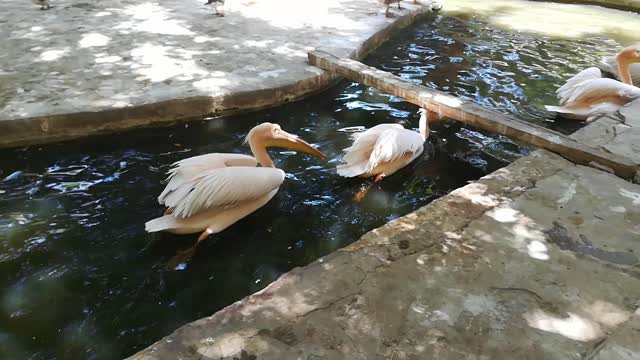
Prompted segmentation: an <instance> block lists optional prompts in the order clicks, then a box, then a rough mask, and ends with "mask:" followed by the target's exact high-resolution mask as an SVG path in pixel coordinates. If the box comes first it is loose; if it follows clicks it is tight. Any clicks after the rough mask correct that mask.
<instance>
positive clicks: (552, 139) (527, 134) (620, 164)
mask: <svg viewBox="0 0 640 360" xmlns="http://www.w3.org/2000/svg"><path fill="white" fill-rule="evenodd" d="M308 56H309V63H310V64H311V65H314V66H317V67H319V68H321V69H324V70H327V71H329V72H332V73H335V74H337V75H340V76H343V77H346V78H348V79H351V80H353V81H357V82H359V83H362V84H365V85H368V86H373V87H375V88H377V89H379V90H381V91H384V92H386V93H389V94H392V95H394V96H396V97H399V98H403V99H405V100H407V101H408V102H411V103H413V104H416V105H418V106H420V107H422V108H425V109H428V110H431V111H434V112H436V113H439V114H440V116H442V117H447V118H450V119H454V120H459V121H462V122H465V123H467V124H469V125H472V126H474V127H476V128H479V129H484V130H488V131H491V132H493V133H497V134H501V135H505V136H508V137H510V138H512V139H515V140H520V141H523V142H525V143H528V144H531V145H534V146H537V147H540V148H543V149H547V150H549V151H552V152H554V153H557V154H559V155H561V156H562V157H564V158H566V159H568V160H571V161H573V162H574V163H577V164H581V165H587V166H592V167H598V168H602V167H605V168H609V169H611V170H612V171H613V172H614V173H615V174H616V175H618V176H620V177H622V178H625V179H632V178H633V177H634V175H635V174H636V171H639V170H640V166H639V164H636V163H634V162H633V161H631V160H630V159H627V158H625V157H621V156H618V155H614V154H610V153H607V152H604V151H601V150H598V149H595V148H592V147H589V146H586V145H583V144H580V143H578V142H577V141H575V140H573V139H571V138H569V137H567V136H565V135H563V134H560V133H558V132H555V131H552V130H549V129H546V128H544V127H542V126H538V125H535V124H531V123H528V122H525V121H521V120H518V119H516V118H514V117H512V116H509V115H504V114H500V113H498V112H495V111H493V110H489V109H486V108H484V107H482V106H480V105H477V104H474V103H471V102H468V101H465V100H462V99H459V98H457V97H455V96H451V95H449V94H445V93H443V92H441V91H437V90H432V89H429V88H427V87H424V86H421V85H416V84H414V83H411V82H408V81H406V80H404V79H402V78H400V77H398V76H395V75H393V74H390V73H388V72H386V71H382V70H378V69H376V68H373V67H370V66H367V65H365V64H363V63H361V62H358V61H355V60H351V59H344V58H338V57H335V56H333V55H331V54H329V53H326V52H324V51H311V52H309V54H308ZM598 165H599V166H598Z"/></svg>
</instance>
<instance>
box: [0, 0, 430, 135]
mask: <svg viewBox="0 0 640 360" xmlns="http://www.w3.org/2000/svg"><path fill="white" fill-rule="evenodd" d="M433 2H437V0H421V4H419V5H414V4H413V2H412V1H407V2H405V6H404V8H405V10H398V9H394V10H393V12H394V14H395V15H396V17H395V18H393V19H388V18H386V17H385V16H384V6H383V5H381V4H380V3H379V2H378V1H377V0H329V1H300V0H234V1H227V4H226V16H225V17H217V16H215V15H214V12H213V11H212V9H210V8H208V7H205V6H203V5H202V4H203V3H204V1H202V0H188V1H182V0H164V1H137V0H117V1H84V2H83V1H80V2H79V1H73V0H51V4H52V6H53V7H52V8H51V9H50V10H45V11H43V10H39V7H38V6H36V5H34V4H32V3H31V2H30V1H25V0H5V1H3V7H2V12H0V24H1V26H0V48H1V49H2V52H0V146H12V145H19V144H26V143H33V142H45V141H53V140H59V139H65V138H70V137H77V136H83V135H86V134H91V133H101V132H109V131H114V130H117V129H123V128H129V127H139V126H145V125H151V124H160V123H170V122H173V121H175V120H176V119H177V118H180V119H185V118H189V117H203V116H215V115H227V114H231V113H234V112H238V111H240V110H244V111H246V110H249V109H259V108H264V107H267V106H275V105H278V104H282V103H284V102H287V101H291V100H295V99H298V98H301V97H303V96H305V95H309V94H311V93H314V92H317V91H319V90H322V89H324V88H326V87H327V86H328V85H330V84H331V83H332V80H334V79H332V78H330V77H329V76H327V75H323V72H322V71H320V70H319V69H317V68H314V67H311V66H309V65H307V64H306V56H307V55H306V54H307V51H308V50H311V49H314V48H315V47H317V46H319V45H321V46H322V47H323V48H328V49H330V50H331V51H332V52H334V53H336V54H339V55H340V56H354V57H361V56H363V55H364V54H365V53H366V52H368V51H370V50H372V49H374V48H375V47H376V46H378V45H379V44H380V43H381V42H382V41H383V40H384V39H386V38H387V37H388V36H389V34H390V33H391V32H393V31H394V30H395V29H396V28H398V27H402V26H406V25H409V24H410V23H412V22H413V21H414V20H415V19H416V17H417V16H419V15H421V14H423V13H425V12H428V11H429V10H430V8H431V6H432V3H433Z"/></svg>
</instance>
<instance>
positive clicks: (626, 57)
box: [545, 46, 640, 121]
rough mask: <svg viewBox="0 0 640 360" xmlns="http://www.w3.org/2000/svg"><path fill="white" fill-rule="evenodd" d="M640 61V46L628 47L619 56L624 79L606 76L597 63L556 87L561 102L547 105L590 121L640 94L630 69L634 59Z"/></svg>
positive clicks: (550, 109) (565, 113)
mask: <svg viewBox="0 0 640 360" xmlns="http://www.w3.org/2000/svg"><path fill="white" fill-rule="evenodd" d="M639 62H640V48H638V47H636V46H630V47H627V48H625V49H623V50H622V51H620V53H618V55H617V56H616V63H617V74H618V76H619V78H620V81H618V80H614V79H608V78H603V74H602V71H601V70H600V69H598V68H597V67H591V68H588V69H586V70H583V71H581V72H580V73H578V74H577V75H575V76H574V77H572V78H571V79H569V80H568V81H567V83H566V84H564V85H563V86H562V87H560V88H559V89H558V90H557V91H556V93H557V94H558V98H559V99H560V104H561V106H545V108H546V109H547V111H551V112H555V113H558V114H559V115H560V116H562V117H565V118H568V119H575V120H587V121H590V120H592V119H594V118H596V117H598V116H602V115H605V114H610V113H615V112H616V111H618V110H619V109H620V107H622V106H624V105H625V104H627V103H628V102H630V101H632V100H634V99H636V98H639V97H640V88H638V87H636V86H634V85H633V80H632V76H631V70H630V66H631V65H632V64H633V63H639Z"/></svg>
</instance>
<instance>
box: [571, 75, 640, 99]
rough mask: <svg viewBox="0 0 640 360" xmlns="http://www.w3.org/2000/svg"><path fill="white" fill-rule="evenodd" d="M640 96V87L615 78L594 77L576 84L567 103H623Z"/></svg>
mask: <svg viewBox="0 0 640 360" xmlns="http://www.w3.org/2000/svg"><path fill="white" fill-rule="evenodd" d="M638 97H640V88H638V87H636V86H633V85H628V84H625V83H622V82H620V81H617V80H613V79H604V78H602V79H593V80H588V81H583V82H582V83H580V84H578V85H576V86H575V88H574V89H573V91H572V92H571V94H570V95H569V97H568V98H567V100H566V104H567V105H568V106H570V105H571V104H588V105H596V104H600V103H604V102H609V103H617V104H619V105H622V104H624V103H626V102H629V101H631V100H633V99H635V98H638Z"/></svg>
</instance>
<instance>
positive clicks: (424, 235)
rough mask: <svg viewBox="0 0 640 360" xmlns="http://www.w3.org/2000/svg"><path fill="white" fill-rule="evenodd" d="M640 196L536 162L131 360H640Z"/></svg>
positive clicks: (458, 193)
mask: <svg viewBox="0 0 640 360" xmlns="http://www.w3.org/2000/svg"><path fill="white" fill-rule="evenodd" d="M639 239H640V186H638V185H634V184H632V183H629V182H625V181H624V180H621V179H619V178H617V177H615V176H613V175H611V174H608V173H605V172H602V171H599V170H595V169H592V168H587V167H583V166H576V165H574V164H572V163H570V162H568V161H566V160H564V159H562V158H561V157H559V156H557V155H554V154H551V153H549V152H546V151H536V152H534V153H533V154H532V155H531V156H527V157H525V158H522V159H519V160H517V161H516V162H514V163H513V164H511V165H509V166H507V167H506V168H504V169H501V170H498V171H496V172H494V173H492V174H490V175H488V176H485V177H484V178H482V179H480V180H478V181H477V182H474V183H471V184H469V185H467V186H465V187H463V188H460V189H457V190H455V191H453V192H452V193H451V194H449V195H447V196H445V197H443V198H441V199H439V200H436V201H434V202H433V203H431V204H430V205H428V206H425V207H423V208H421V209H419V210H417V211H416V212H413V213H411V214H408V215H406V216H404V217H402V218H400V219H397V220H395V221H392V222H390V223H389V224H387V225H385V226H383V227H381V228H378V229H375V230H373V231H371V232H369V233H367V234H365V235H364V236H363V237H362V238H361V239H360V240H359V241H357V242H356V243H354V244H352V245H350V246H349V247H347V248H344V249H342V250H340V251H337V252H335V253H332V254H330V255H328V256H326V257H323V258H321V259H319V260H317V261H315V262H313V263H312V264H310V265H308V266H306V267H304V268H298V269H294V270H293V271H291V272H289V273H287V274H285V275H283V276H282V277H281V278H280V279H279V280H277V281H276V282H274V283H273V284H271V285H270V286H269V287H267V288H266V289H264V290H263V291H261V292H259V293H256V294H254V295H252V296H249V297H247V298H245V299H243V300H241V301H238V302H237V303H235V304H233V305H231V306H229V307H227V308H225V309H223V310H221V311H219V312H218V313H216V314H214V315H212V316H211V317H208V318H204V319H201V320H198V321H196V322H194V323H191V324H189V325H186V326H184V327H182V328H180V329H178V330H177V331H175V332H174V333H173V334H171V335H169V336H168V337H166V338H164V339H162V340H160V341H158V342H157V343H155V344H153V345H151V346H150V347H148V348H147V349H146V350H144V351H142V352H140V353H138V354H136V355H134V356H133V357H131V359H136V360H141V359H177V358H182V359H216V360H217V359H229V360H230V359H249V358H256V359H395V360H399V359H462V358H464V359H498V358H521V359H637V358H640V344H638V342H637V338H638V331H640V327H639V324H640V320H639V317H640V311H638V307H639V306H640V301H639V300H640V242H639V241H638V240H639Z"/></svg>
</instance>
